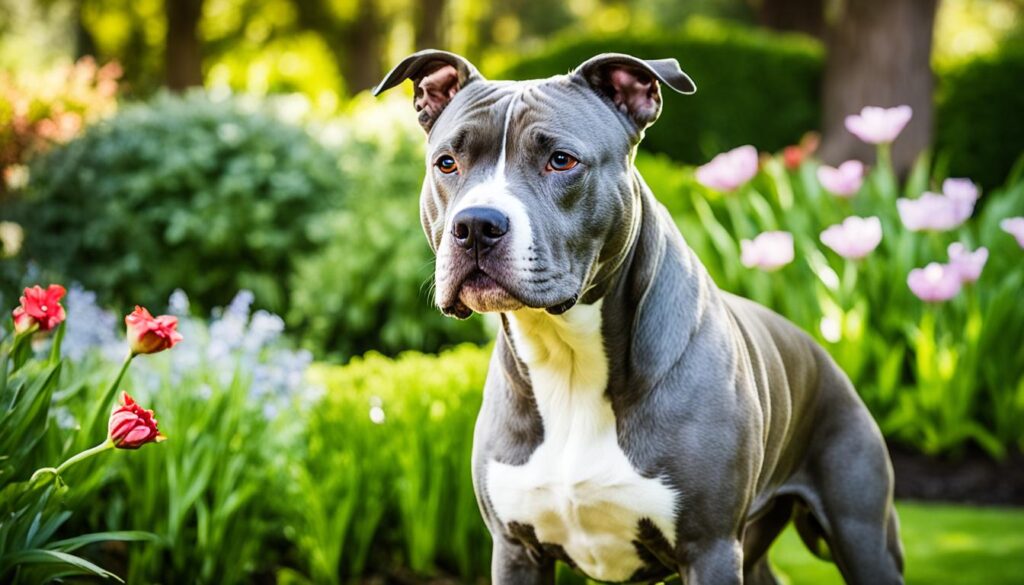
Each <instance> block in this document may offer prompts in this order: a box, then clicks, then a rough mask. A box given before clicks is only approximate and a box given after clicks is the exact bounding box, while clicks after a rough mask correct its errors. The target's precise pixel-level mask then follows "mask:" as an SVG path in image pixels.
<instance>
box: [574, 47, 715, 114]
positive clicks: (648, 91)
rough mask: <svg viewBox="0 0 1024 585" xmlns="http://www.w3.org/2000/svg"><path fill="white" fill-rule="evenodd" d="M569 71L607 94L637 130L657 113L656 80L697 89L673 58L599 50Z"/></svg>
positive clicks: (684, 89) (677, 88)
mask: <svg viewBox="0 0 1024 585" xmlns="http://www.w3.org/2000/svg"><path fill="white" fill-rule="evenodd" d="M573 73H574V74H575V75H578V76H580V77H582V78H583V79H584V80H585V81H586V82H587V83H588V84H589V85H590V87H592V88H593V89H594V91H596V92H598V93H599V94H601V95H603V96H605V97H606V98H608V99H609V100H610V101H611V104H612V106H613V107H614V108H615V109H616V110H618V111H620V112H622V113H623V114H625V115H626V116H627V117H628V118H629V119H630V120H631V121H632V122H633V123H634V124H636V126H637V129H638V130H640V131H643V130H644V129H645V128H647V127H648V126H650V125H651V124H653V123H654V121H655V120H657V119H658V114H660V113H661V89H660V88H659V82H661V83H664V84H665V85H667V86H668V87H671V88H672V89H674V90H675V91H677V92H679V93H683V94H691V93H694V92H695V91H697V86H696V85H694V83H693V80H692V79H690V77H689V76H688V75H687V74H685V73H683V70H682V69H680V68H679V62H678V61H676V60H675V59H657V60H654V61H646V60H644V59H637V58H636V57H633V56H631V55H623V54H621V53H603V54H601V55H598V56H596V57H593V58H591V59H589V60H587V61H586V62H584V63H583V64H582V65H580V66H579V67H577V68H576V70H575V71H574V72H573Z"/></svg>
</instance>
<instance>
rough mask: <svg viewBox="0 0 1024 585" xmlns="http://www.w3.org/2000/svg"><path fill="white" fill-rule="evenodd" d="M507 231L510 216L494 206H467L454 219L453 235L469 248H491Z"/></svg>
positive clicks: (458, 241)
mask: <svg viewBox="0 0 1024 585" xmlns="http://www.w3.org/2000/svg"><path fill="white" fill-rule="evenodd" d="M507 233H508V217H507V216H506V215H505V214H504V213H502V212H500V211H498V210H497V209H495V208H493V207H467V208H466V209H463V210H462V211H460V212H458V213H456V214H455V217H454V218H453V220H452V237H453V238H455V243H456V244H458V245H459V246H462V247H463V248H465V249H467V250H469V249H470V248H473V247H474V246H475V247H476V248H477V249H478V250H484V249H487V248H490V247H492V246H494V245H495V244H497V243H498V240H500V239H501V237H502V236H504V235H505V234H507Z"/></svg>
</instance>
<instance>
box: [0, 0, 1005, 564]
mask: <svg viewBox="0 0 1024 585" xmlns="http://www.w3.org/2000/svg"><path fill="white" fill-rule="evenodd" d="M428 47H434V48H443V49H447V50H450V51H454V52H457V53H460V54H462V55H464V56H466V57H467V58H469V59H470V60H471V61H473V62H474V63H475V64H476V65H477V66H478V68H479V69H480V70H481V71H482V72H483V74H484V75H485V76H487V77H489V78H492V79H503V78H507V79H526V78H533V77H547V76H550V75H555V74H559V73H564V72H566V71H569V70H571V69H572V68H573V67H574V66H576V65H577V64H579V63H581V62H583V61H584V60H586V59H587V58H589V57H591V56H593V55H595V54H597V53H601V52H606V51H618V52H626V53H631V54H634V55H637V56H640V57H644V58H664V57H675V58H677V59H678V60H679V62H680V63H681V65H682V67H683V69H684V70H685V71H687V72H688V73H689V74H690V75H691V77H692V78H693V79H694V80H695V81H696V83H697V85H698V88H699V91H698V93H697V94H696V95H694V96H685V97H684V96H677V95H674V94H672V95H666V96H665V105H664V110H663V113H662V117H661V119H660V120H659V121H658V122H657V123H656V124H655V125H654V126H653V127H652V128H651V129H650V130H649V131H648V133H647V136H646V139H645V141H644V142H643V143H642V145H641V150H640V153H639V155H638V157H637V165H638V167H639V168H640V170H641V172H642V173H643V175H644V177H645V179H646V180H647V182H648V183H649V184H650V186H651V187H652V189H653V190H654V192H655V194H656V195H657V196H658V198H659V199H660V200H661V201H662V202H663V203H664V204H665V205H666V207H667V208H668V209H669V211H670V212H671V213H672V215H673V217H674V218H675V219H676V222H677V224H678V225H679V227H680V229H681V231H682V233H683V235H684V237H685V238H686V239H687V241H688V243H689V244H690V246H691V247H693V248H694V250H695V251H696V252H697V253H698V255H699V256H700V258H701V259H702V261H703V262H704V263H705V264H706V265H707V267H708V269H709V271H710V272H711V274H712V275H713V276H714V277H715V279H716V281H717V282H718V284H719V285H720V286H721V287H722V288H724V289H726V290H730V291H733V292H737V293H740V294H744V295H747V296H750V297H752V298H754V299H756V300H758V301H759V302H762V303H764V304H766V305H768V306H770V307H772V308H774V309H775V310H777V311H779V312H781V313H783V314H784V315H786V316H787V317H788V318H790V319H791V320H793V321H794V322H795V323H797V324H798V325H799V326H801V327H803V328H804V329H805V330H807V331H808V332H809V333H810V334H811V335H813V336H814V337H815V338H816V339H817V340H818V341H819V342H821V343H822V344H823V345H824V346H825V347H826V348H827V349H828V350H829V351H830V352H831V353H832V355H833V356H834V357H835V358H836V359H837V360H838V361H839V363H840V364H841V365H842V366H843V368H844V369H845V370H846V371H847V373H848V374H849V375H850V377H851V378H852V379H853V381H854V383H855V384H856V385H857V388H858V391H859V392H860V394H861V396H862V398H863V399H864V400H865V402H866V404H867V405H868V407H869V408H870V409H871V411H872V413H873V414H874V415H875V417H876V419H877V420H878V422H879V425H880V427H881V428H882V431H883V433H884V434H885V436H886V438H887V440H888V442H889V444H890V450H891V452H892V455H893V459H894V464H895V468H896V476H897V487H896V495H897V498H898V506H899V508H900V512H901V515H902V517H903V530H904V540H905V545H906V548H907V554H908V565H907V573H908V582H910V583H919V584H927V583H979V584H982V583H984V584H993V583H1014V582H1019V578H1020V575H1021V574H1024V529H1022V527H1024V510H1021V509H1020V508H1019V506H1021V505H1024V456H1022V455H1021V450H1022V447H1024V305H1022V304H1021V302H1020V301H1021V291H1022V290H1024V250H1022V248H1021V245H1020V244H1018V242H1017V241H1016V240H1015V239H1014V237H1013V236H1012V235H1011V234H1009V233H1007V231H1006V230H1005V229H1003V228H1001V227H1000V226H1001V225H1003V222H1004V220H1006V219H1008V218H1011V217H1014V216H1021V215H1024V163H1022V158H1021V157H1022V154H1024V91H1021V88H1022V87H1024V85H1022V83H1024V2H1021V0H693V1H689V2H679V1H676V2H673V1H669V0H631V1H611V0H566V1H557V2H528V1H526V0H504V1H494V2H484V1H476V0H423V1H420V2H415V1H411V0H265V1H264V0H0V172H2V175H0V178H2V180H0V299H2V303H0V305H2V306H3V307H9V308H13V307H14V306H15V305H16V304H17V298H18V295H19V294H20V290H21V288H22V287H23V286H27V285H30V284H35V283H42V284H44V285H45V284H47V283H49V282H60V283H63V284H65V285H66V286H68V288H69V289H70V290H69V294H68V297H67V300H66V306H67V310H68V314H69V317H68V322H67V325H66V331H65V332H64V334H63V341H62V343H61V345H60V347H59V350H60V354H61V355H62V356H63V360H64V362H63V363H64V366H63V369H62V370H61V373H60V375H59V380H58V385H57V386H56V389H55V390H54V392H53V395H52V399H48V401H47V408H46V410H44V411H43V413H42V415H40V416H42V418H41V419H40V420H41V421H43V422H45V424H44V425H42V426H41V427H40V429H41V430H40V432H39V435H38V437H37V438H36V439H33V443H32V445H30V446H29V447H27V448H26V450H25V451H24V453H27V454H26V455H24V456H23V457H22V459H20V460H14V459H11V458H7V459H5V458H3V457H0V489H3V488H4V486H5V485H8V484H10V485H13V483H16V482H17V481H19V480H24V479H25V478H26V477H27V476H28V475H29V474H31V470H32V469H35V468H37V467H40V466H43V465H52V464H54V463H55V462H57V461H60V460H62V459H64V458H66V457H67V456H68V455H69V454H71V453H74V452H76V451H77V450H80V449H81V448H84V447H87V446H90V445H92V444H95V443H96V442H97V440H98V438H97V437H90V436H87V432H86V431H83V428H85V429H90V428H95V427H94V426H93V425H92V424H90V420H89V417H90V416H91V410H90V408H89V407H90V405H91V404H93V403H94V402H95V400H96V397H97V396H98V395H100V394H101V393H102V390H103V386H104V383H105V381H107V380H109V379H110V377H111V376H112V373H113V372H115V371H116V369H117V365H118V360H119V358H120V354H121V353H122V352H123V340H122V338H121V336H120V333H119V327H120V321H121V316H122V315H124V314H126V313H127V312H128V311H129V310H130V309H131V308H132V307H133V306H134V305H135V304H143V305H146V306H148V307H149V308H150V309H152V310H153V311H154V313H156V312H169V313H172V314H175V315H178V316H179V317H180V319H181V321H182V330H183V333H184V335H185V341H184V342H183V343H182V344H181V345H180V346H179V347H177V348H175V349H174V350H173V351H171V352H167V353H166V354H164V355H160V356H154V357H153V358H152V359H149V360H146V361H145V363H144V366H143V367H139V368H136V369H135V370H133V371H132V373H131V374H130V375H129V378H128V380H127V384H128V385H129V387H130V388H131V390H132V392H133V394H134V395H136V398H137V399H139V400H140V402H141V403H144V404H146V405H148V406H151V407H153V408H155V409H156V411H157V413H158V416H159V417H160V422H161V429H162V430H164V432H165V433H166V434H168V435H169V436H170V437H171V440H169V441H168V442H166V443H164V444H161V445H157V446H148V447H146V448H144V449H142V450H140V452H139V453H134V454H131V456H130V457H129V456H126V454H124V453H113V454H108V455H105V456H104V457H105V458H104V459H102V460H101V459H100V458H97V459H96V460H95V461H92V460H90V462H89V463H88V464H82V465H81V466H79V467H76V468H75V469H73V470H72V471H70V472H69V474H68V476H67V477H66V480H67V483H68V485H69V486H70V489H69V490H68V491H67V492H66V493H65V494H64V495H63V496H62V498H60V499H59V501H58V500H55V501H53V502H50V503H49V504H47V507H44V508H43V509H42V510H43V511H42V512H40V514H44V512H45V514H44V515H43V516H40V518H48V519H55V520H54V523H53V529H52V531H50V532H45V531H44V534H45V535H46V538H58V537H64V536H69V535H75V534H82V533H89V532H95V531H109V530H115V531H116V530H139V531H145V532H147V533H149V534H151V535H154V536H153V538H152V539H150V540H146V541H145V542H137V543H131V544H125V543H105V544H104V543H102V542H90V543H88V546H84V547H82V548H81V549H80V550H77V553H76V554H81V555H82V556H83V558H86V559H89V560H91V561H93V562H95V563H97V564H98V565H101V566H103V567H105V568H107V569H109V570H111V571H112V572H113V573H115V574H117V575H120V576H122V577H124V578H125V579H126V580H127V582H129V583H246V582H257V583H274V582H280V583H341V582H345V583H427V582H435V583H483V582H486V579H487V574H488V566H489V565H488V563H489V549H490V546H489V536H488V535H487V533H486V530H485V529H484V528H483V525H482V523H481V521H480V519H479V514H478V512H477V510H476V503H475V500H474V497H473V493H472V488H471V485H470V483H469V463H468V461H469V456H470V448H471V435H472V425H473V420H474V417H475V413H476V409H477V407H478V405H479V401H480V390H481V387H482V383H483V379H484V375H485V373H486V367H487V360H488V354H489V351H490V349H489V345H488V340H489V339H490V337H491V335H492V332H493V322H491V321H488V320H487V319H484V318H481V317H479V316H476V317H474V318H472V319H470V320H468V321H454V320H451V319H445V318H443V317H442V316H441V315H440V314H439V313H438V312H437V311H436V310H435V309H434V308H433V307H432V299H431V292H432V291H431V276H432V272H433V264H432V258H431V255H430V251H429V249H428V247H427V245H426V241H425V239H424V237H423V235H422V232H421V229H420V226H419V220H418V208H417V195H418V192H419V186H420V182H421V180H422V176H423V168H422V159H423V149H422V143H423V135H422V131H421V130H420V128H419V127H418V126H417V124H416V123H415V116H414V113H413V110H412V107H411V88H408V87H403V88H402V89H401V90H395V91H392V92H390V94H389V95H386V96H384V97H382V98H379V99H374V98H371V97H370V96H369V95H368V92H367V90H368V89H369V88H371V87H373V86H374V85H375V84H376V83H377V82H379V81H380V79H381V78H382V77H383V75H384V74H385V73H386V72H387V70H388V69H389V68H390V67H391V66H392V65H394V64H396V63H397V62H398V61H400V60H401V59H402V58H403V57H405V56H406V55H408V54H409V53H411V52H413V51H415V50H417V49H422V48H428ZM406 85H408V84H406ZM869 105H873V106H887V107H888V106H897V105H909V106H911V107H912V108H913V117H912V119H911V122H910V124H909V125H908V126H907V127H906V128H905V129H904V130H903V132H902V133H901V135H900V137H899V138H898V139H897V140H896V142H895V143H894V144H893V147H892V152H891V155H892V156H891V160H890V159H889V158H888V157H887V156H885V151H883V156H882V157H881V158H878V156H877V152H878V151H876V149H875V147H874V146H872V145H867V144H864V143H863V142H861V141H860V140H858V139H857V138H856V137H855V136H853V135H852V134H851V133H849V132H848V131H847V130H846V127H845V125H844V119H845V118H846V116H848V115H850V114H855V113H857V112H859V111H860V109H861V108H862V107H864V106H869ZM741 145H753V146H754V147H756V149H757V150H758V151H759V152H760V153H761V155H760V161H759V171H758V173H757V175H756V177H754V178H753V180H752V181H750V182H749V183H748V184H747V185H745V186H744V187H743V188H741V189H740V190H738V191H736V192H734V193H722V192H718V191H716V190H714V189H710V188H708V187H707V186H705V185H701V184H700V183H699V182H698V181H696V179H695V173H694V169H695V167H696V166H697V165H701V164H704V163H707V162H708V161H709V160H710V159H711V158H712V157H714V156H715V155H716V154H718V153H720V152H723V151H726V150H729V149H732V148H735V147H738V146H741ZM787 147H788V148H787ZM850 159H855V160H860V161H863V162H864V163H866V164H867V165H868V171H867V175H866V177H865V178H864V184H863V187H862V188H861V189H860V190H859V192H858V193H857V194H856V196H854V197H852V198H850V199H845V198H840V197H836V196H834V195H833V194H831V193H829V192H828V191H827V190H825V189H824V188H823V187H822V185H821V184H820V182H819V180H818V178H817V177H818V174H817V171H818V169H819V167H820V166H821V165H825V164H827V165H836V164H838V163H840V162H843V161H846V160H850ZM948 178H966V179H969V180H970V181H972V182H973V183H974V184H975V185H977V186H978V188H979V189H980V192H981V197H980V199H979V200H978V202H977V205H976V207H975V210H974V213H973V217H971V218H970V219H969V220H968V221H966V222H965V223H963V225H960V226H957V227H956V228H954V229H950V230H945V231H932V232H929V233H918V232H913V231H911V230H909V229H907V228H906V227H905V225H904V224H902V223H901V220H900V217H899V215H898V213H897V209H896V204H895V201H896V199H897V198H900V197H904V198H911V199H915V198H918V197H920V196H921V195H922V194H923V193H925V192H928V191H934V192H938V191H941V190H942V184H943V181H944V180H945V179H948ZM849 215H860V216H865V217H866V216H878V217H880V218H881V223H882V225H883V232H884V236H883V240H882V244H881V245H880V246H879V248H878V249H877V250H876V251H875V252H873V253H872V254H871V255H870V256H868V257H867V258H865V259H864V260H860V261H852V260H847V259H845V258H843V257H841V256H839V255H837V254H835V253H834V252H833V251H832V250H830V249H828V248H827V247H826V246H823V245H822V243H821V241H820V239H819V234H820V233H821V231H822V230H824V229H825V228H826V227H828V226H829V225H833V224H836V223H838V222H840V221H841V220H842V219H843V218H844V217H847V216H849ZM779 229H781V230H786V231H789V232H791V233H792V234H793V235H794V239H795V244H796V246H795V247H796V254H795V259H794V261H793V262H792V263H791V264H789V265H787V266H785V267H783V268H782V269H780V270H778V271H776V272H770V273H766V272H762V271H759V270H756V269H752V268H748V267H746V266H744V265H743V264H742V263H741V261H740V256H741V254H740V242H741V240H743V239H750V238H753V237H754V236H755V235H757V234H759V233H761V232H764V231H769V230H779ZM954 242H962V243H964V244H965V245H966V246H967V247H968V248H969V249H975V248H977V247H979V246H984V247H986V249H987V250H988V254H989V257H988V263H987V265H986V266H985V268H984V270H983V273H982V276H981V278H980V279H979V280H978V281H977V282H976V283H972V284H969V285H967V286H965V287H964V289H963V291H961V292H960V293H959V294H958V295H956V296H955V297H954V298H952V299H950V300H948V301H946V302H941V303H925V302H922V301H921V300H920V299H919V298H918V297H917V296H915V295H914V294H913V292H912V291H911V290H910V289H909V287H908V285H907V278H908V274H909V273H910V272H911V271H912V270H914V269H915V268H920V267H923V266H925V265H926V264H928V263H930V262H945V261H946V260H947V257H948V253H947V247H948V246H949V245H950V244H952V243H954ZM3 327H4V328H7V329H9V323H6V322H5V324H4V325H3ZM51 342H52V340H50V339H40V340H38V343H37V349H38V350H39V351H40V352H45V351H47V349H48V348H49V346H48V345H47V344H48V343H51ZM91 422H95V421H91ZM33 436H34V437H35V435H33ZM2 438H3V433H0V439H2ZM2 446H3V442H2V441H0V447H2ZM0 455H4V453H3V452H0ZM12 482H13V483H12ZM57 520H59V521H57ZM9 522H10V521H8V523H9ZM47 526H50V525H49V524H47ZM2 527H3V521H0V528H2ZM10 534H12V533H11V532H8V533H6V535H5V533H4V532H3V530H0V581H5V580H7V579H14V580H15V581H20V582H26V583H36V582H40V581H42V580H46V579H49V578H52V577H53V576H54V575H59V574H60V570H65V571H66V570H69V569H68V568H67V566H63V565H52V566H49V565H46V564H45V563H44V564H42V566H34V567H33V568H31V569H25V568H18V567H17V566H16V565H14V564H13V563H12V561H11V558H12V557H11V555H13V554H14V553H13V552H12V551H17V550H18V549H17V547H15V546H14V544H12V543H11V542H9V540H10V537H9V535H10ZM33 534H35V532H33ZM46 538H44V539H42V540H43V541H45V540H46ZM40 546H42V545H40ZM5 551H6V552H5ZM5 554H7V555H8V556H6V557H5ZM772 558H773V564H774V566H775V567H776V569H777V571H778V572H779V574H780V576H782V578H783V579H784V580H785V581H786V582H788V583H830V582H839V577H838V573H837V571H836V570H835V568H834V566H832V565H831V564H829V563H827V562H824V561H821V560H818V559H815V558H813V557H811V556H810V554H809V553H807V552H806V551H805V550H803V548H802V546H801V545H800V544H799V542H798V541H797V539H796V536H795V535H793V534H791V533H789V532H787V533H786V534H784V535H783V537H782V539H781V541H780V544H779V545H778V546H777V547H776V550H775V551H774V552H773V557H772ZM5 559H6V560H5ZM78 569H79V571H78V572H83V573H89V571H86V570H84V569H82V568H81V567H79V568H78ZM559 580H560V582H564V583H569V582H578V581H579V578H578V577H576V576H574V575H572V574H571V573H570V572H569V571H567V570H564V569H562V570H560V573H559Z"/></svg>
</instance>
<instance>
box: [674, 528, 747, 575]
mask: <svg viewBox="0 0 1024 585" xmlns="http://www.w3.org/2000/svg"><path fill="white" fill-rule="evenodd" d="M687 549H688V550H687V552H686V553H685V555H684V556H685V558H687V559H689V562H686V563H685V565H683V566H681V567H680V569H679V574H680V575H683V577H684V579H683V580H684V582H685V583H686V585H741V584H742V583H743V546H742V545H741V544H740V543H739V541H737V540H734V539H731V538H722V539H717V540H711V541H706V542H697V543H693V544H692V545H691V546H688V547H687Z"/></svg>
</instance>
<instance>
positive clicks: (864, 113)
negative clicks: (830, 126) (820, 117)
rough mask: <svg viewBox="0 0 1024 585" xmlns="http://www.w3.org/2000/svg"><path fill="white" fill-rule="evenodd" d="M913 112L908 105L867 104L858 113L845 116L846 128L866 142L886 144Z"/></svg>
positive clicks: (898, 132) (895, 135) (893, 138)
mask: <svg viewBox="0 0 1024 585" xmlns="http://www.w3.org/2000/svg"><path fill="white" fill-rule="evenodd" d="M913 113H914V111H913V110H911V109H910V106H897V107H895V108H878V107H874V106H867V107H866V108H864V109H863V110H861V111H860V114H859V115H853V116H847V117H846V129H847V130H849V131H850V133H851V134H853V135H854V136H856V137H857V138H860V139H861V140H863V141H864V142H867V143H868V144H887V143H890V142H892V141H894V140H896V137H897V136H899V135H900V132H902V131H903V128H904V127H905V126H906V125H907V122H909V121H910V117H911V116H912V115H913Z"/></svg>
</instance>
